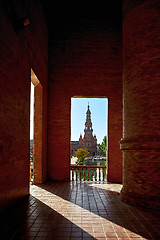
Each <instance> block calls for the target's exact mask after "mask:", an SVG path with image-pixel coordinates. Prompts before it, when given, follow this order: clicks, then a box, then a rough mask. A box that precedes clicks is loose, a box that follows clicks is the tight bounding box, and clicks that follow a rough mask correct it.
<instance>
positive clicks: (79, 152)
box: [73, 148, 91, 165]
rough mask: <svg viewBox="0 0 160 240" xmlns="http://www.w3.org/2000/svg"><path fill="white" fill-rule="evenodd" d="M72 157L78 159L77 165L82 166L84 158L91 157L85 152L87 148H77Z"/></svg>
mask: <svg viewBox="0 0 160 240" xmlns="http://www.w3.org/2000/svg"><path fill="white" fill-rule="evenodd" d="M73 155H74V156H75V157H77V158H78V162H77V165H83V164H84V159H85V158H86V157H89V156H91V154H90V152H89V151H88V150H87V148H85V149H82V148H78V149H77V151H76V152H75V153H74V154H73Z"/></svg>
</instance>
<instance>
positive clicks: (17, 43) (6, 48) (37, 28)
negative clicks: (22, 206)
mask: <svg viewBox="0 0 160 240" xmlns="http://www.w3.org/2000/svg"><path fill="white" fill-rule="evenodd" d="M13 6H14V5H12V7H9V5H7V4H6V5H5V4H4V5H0V16H1V21H0V29H1V35H0V49H1V51H0V89H1V90H0V119H1V120H0V179H1V180H0V193H1V194H0V205H1V206H3V204H9V203H10V202H12V201H15V200H17V199H19V198H21V197H23V196H25V195H26V194H28V193H29V149H30V146H29V145H30V141H29V124H30V116H29V108H30V106H29V101H30V81H31V67H32V68H33V69H34V71H35V72H36V74H37V76H38V78H39V80H40V81H41V83H42V85H43V88H44V96H43V107H44V108H43V109H44V111H43V123H44V129H43V132H44V133H43V141H44V143H46V129H45V128H46V117H47V114H46V107H47V106H46V102H47V100H46V99H47V55H48V52H47V28H46V25H45V21H44V17H43V14H42V10H41V9H40V6H39V5H38V4H36V3H32V5H31V6H30V7H29V9H30V11H29V16H30V18H31V23H30V25H28V26H26V27H25V28H18V25H16V28H15V24H14V20H15V19H19V17H21V16H23V14H24V12H25V9H22V6H20V5H19V9H17V15H15V13H16V11H15V9H16V8H14V7H13ZM17 7H18V6H17ZM37 9H38V10H37ZM22 10H24V12H23V11H22ZM35 10H36V12H35ZM13 11H15V12H14V14H13ZM13 15H14V19H13ZM43 161H44V162H46V146H45V145H44V146H43ZM45 178H46V173H45V168H44V173H43V180H44V179H45Z"/></svg>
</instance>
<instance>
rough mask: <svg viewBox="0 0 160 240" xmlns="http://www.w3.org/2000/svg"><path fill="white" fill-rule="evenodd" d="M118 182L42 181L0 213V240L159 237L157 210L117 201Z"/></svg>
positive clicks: (115, 239)
mask: <svg viewBox="0 0 160 240" xmlns="http://www.w3.org/2000/svg"><path fill="white" fill-rule="evenodd" d="M120 189H121V185H120V184H107V183H101V184H100V183H93V182H82V183H76V182H70V183H56V182H48V183H46V184H42V185H39V186H34V185H33V186H31V195H30V196H29V197H28V198H26V199H24V200H23V201H21V202H20V203H19V204H18V205H17V206H14V208H13V207H12V208H10V209H9V210H8V211H6V212H4V213H3V214H2V213H1V220H0V239H4V240H8V239H9V240H11V239H12V240H19V239H23V240H25V239H28V240H30V239H32V240H33V239H34V240H38V239H39V240H40V239H41V240H46V239H48V240H54V239H63V240H68V239H74V240H77V239H79V240H80V239H86V240H89V239H100V240H103V239H105V240H106V239H107V240H117V239H119V240H121V239H125V240H127V239H130V240H141V239H157V240H159V239H160V215H159V213H158V212H151V211H149V210H143V209H138V208H135V207H132V206H130V205H127V204H125V203H122V202H121V201H120V198H119V192H120Z"/></svg>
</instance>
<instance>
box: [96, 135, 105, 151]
mask: <svg viewBox="0 0 160 240" xmlns="http://www.w3.org/2000/svg"><path fill="white" fill-rule="evenodd" d="M97 152H98V154H99V155H101V156H106V153H107V136H104V138H103V142H102V143H101V144H99V146H98V148H97Z"/></svg>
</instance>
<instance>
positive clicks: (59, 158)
mask: <svg viewBox="0 0 160 240" xmlns="http://www.w3.org/2000/svg"><path fill="white" fill-rule="evenodd" d="M74 24H75V25H74ZM74 24H73V25H72V24H69V26H68V25H67V24H66V25H65V28H64V29H63V31H62V29H61V28H59V31H60V33H61V34H59V32H58V31H57V32H56V30H55V29H54V30H53V31H52V34H51V38H50V46H49V59H50V65H49V102H48V177H49V178H50V179H56V180H64V179H68V178H69V172H70V171H69V170H70V128H71V126H70V111H71V97H74V96H81V97H107V98H108V99H109V172H108V180H109V181H114V182H121V177H122V158H121V155H122V154H121V151H120V148H119V144H118V141H119V139H120V138H121V137H122V76H121V69H122V63H121V33H119V32H116V31H115V30H113V31H109V30H108V27H107V26H106V25H105V23H104V22H100V23H98V22H96V23H95V22H94V21H91V22H89V21H88V22H85V26H84V23H82V22H78V23H75V22H74ZM76 24H77V25H76Z"/></svg>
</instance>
